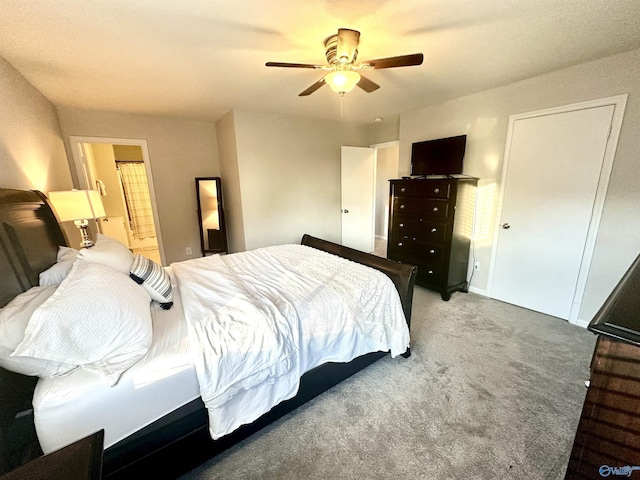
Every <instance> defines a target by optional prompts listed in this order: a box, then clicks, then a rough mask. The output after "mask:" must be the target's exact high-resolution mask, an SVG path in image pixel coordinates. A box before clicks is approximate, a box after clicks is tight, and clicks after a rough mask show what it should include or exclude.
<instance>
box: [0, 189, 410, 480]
mask: <svg viewBox="0 0 640 480" xmlns="http://www.w3.org/2000/svg"><path fill="white" fill-rule="evenodd" d="M302 244H304V245H308V246H310V247H313V248H318V249H321V250H324V251H327V252H330V253H333V254H336V255H339V256H342V257H344V258H347V259H349V260H352V261H355V262H358V263H361V264H363V265H368V266H370V267H372V268H376V269H378V270H380V271H382V272H384V273H385V274H386V275H388V276H389V277H390V278H391V280H392V281H393V283H394V285H395V286H396V288H397V290H398V294H399V296H400V299H401V301H402V305H403V309H404V313H405V317H406V319H407V323H409V322H410V320H411V309H412V298H413V287H414V283H415V276H416V268H415V267H414V266H412V265H406V264H405V265H403V264H398V263H396V262H393V261H391V260H387V259H384V258H381V257H377V256H374V255H370V254H366V253H362V252H359V251H356V250H353V249H350V248H347V247H343V246H341V245H338V244H334V243H331V242H327V241H324V240H321V239H318V238H314V237H312V236H309V235H304V237H303V238H302ZM59 245H67V242H66V240H65V238H64V234H63V233H62V230H61V229H60V226H59V225H58V223H57V221H56V218H55V215H54V213H53V211H52V209H51V208H50V206H49V204H48V202H47V200H46V197H45V196H44V195H42V194H41V193H38V192H30V191H23V190H13V189H1V188H0V295H1V297H0V300H1V303H0V306H4V305H5V304H6V303H7V302H8V301H9V300H11V299H12V298H13V297H14V296H16V295H18V294H19V293H21V292H23V291H26V290H27V289H28V288H30V287H31V286H34V285H37V283H38V275H39V273H40V272H42V271H44V270H46V269H47V268H49V267H50V266H51V265H53V264H54V263H55V261H56V255H57V251H58V246H59ZM408 354H409V352H407V355H406V356H408ZM385 355H386V353H384V352H373V353H369V354H367V355H363V356H361V357H358V358H356V359H354V360H353V361H351V362H349V363H327V364H324V365H321V366H319V367H317V368H315V369H313V370H311V371H309V372H307V373H306V374H304V375H303V376H302V378H301V382H300V389H299V391H298V394H297V395H296V396H295V397H294V398H292V399H290V400H287V401H285V402H283V403H281V404H279V405H277V406H276V407H274V408H273V409H272V410H271V411H269V412H268V413H266V414H265V415H263V416H262V417H260V418H259V419H258V420H256V421H255V422H253V423H252V424H250V425H244V426H243V427H241V428H239V429H238V430H236V431H235V432H233V433H231V434H230V435H227V436H225V437H223V438H221V439H218V440H216V441H213V440H211V438H210V436H209V434H208V416H207V412H206V409H205V407H204V404H203V403H202V400H201V399H196V400H194V401H193V402H191V403H189V404H187V405H185V406H184V407H181V408H179V409H177V410H175V411H174V412H172V413H171V414H169V415H167V416H166V417H163V418H161V419H159V420H158V421H156V422H154V423H153V424H151V425H149V426H147V427H145V428H143V429H142V430H140V431H138V432H136V433H134V434H133V435H131V436H130V437H128V438H126V439H124V440H122V441H121V442H119V443H117V444H115V445H112V446H111V447H109V448H107V449H106V450H105V452H104V462H103V475H104V477H105V478H176V477H177V476H179V475H180V474H183V473H186V472H187V471H189V470H190V469H192V468H193V467H195V466H197V465H198V464H199V463H202V461H204V460H206V459H208V458H210V457H212V456H213V455H216V454H217V453H220V452H222V451H224V450H225V449H227V448H229V447H231V446H233V445H235V444H236V443H238V442H239V441H240V440H243V439H245V438H246V437H248V436H249V435H251V434H252V433H254V432H256V431H258V430H260V429H261V428H263V427H264V426H266V425H268V424H270V423H272V422H273V421H275V420H277V419H278V418H281V417H282V416H284V415H286V414H287V413H289V412H290V411H292V410H294V409H295V408H297V407H298V406H300V405H302V404H304V403H305V402H307V401H308V400H310V399H312V398H314V397H315V396H317V395H319V394H320V393H322V392H324V391H326V390H328V389H329V388H331V387H332V386H334V385H336V384H337V383H339V382H341V381H342V380H344V379H346V378H348V377H349V376H351V375H353V374H354V373H356V372H358V371H359V370H361V369H362V368H364V367H366V366H368V365H370V364H371V363H373V362H375V361H376V360H378V359H380V358H382V357H383V356H385ZM35 381H36V379H34V378H32V377H26V376H23V375H18V374H15V373H12V372H8V371H6V370H4V369H2V368H0V460H2V459H3V458H5V454H6V453H9V454H10V457H11V458H10V460H15V459H18V460H19V461H20V462H22V463H24V462H25V461H26V460H30V459H31V458H33V456H30V454H29V453H25V452H31V451H32V450H31V447H32V442H31V441H27V442H26V443H25V444H24V445H23V444H13V443H11V444H9V443H8V442H7V439H8V438H9V437H11V438H17V437H20V436H21V433H22V432H24V431H27V430H28V431H29V432H32V431H33V414H32V412H31V398H32V394H33V388H34V386H35ZM25 423H26V425H25ZM12 432H14V433H15V432H18V434H16V435H14V434H13V433H12ZM9 434H11V435H9ZM27 437H28V435H27ZM40 453H41V452H40ZM7 465H8V463H4V464H1V465H0V467H1V468H0V473H2V472H3V471H7V470H8V468H5V467H6V466H7ZM15 466H16V465H15V464H14V465H11V468H14V467H15ZM2 468H4V470H3V469H2Z"/></svg>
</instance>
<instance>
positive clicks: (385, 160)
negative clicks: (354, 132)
mask: <svg viewBox="0 0 640 480" xmlns="http://www.w3.org/2000/svg"><path fill="white" fill-rule="evenodd" d="M398 150H399V147H398V145H393V146H390V147H385V148H378V149H377V150H376V223H375V225H376V232H375V234H376V236H378V237H384V238H387V230H388V218H389V180H391V179H392V178H398Z"/></svg>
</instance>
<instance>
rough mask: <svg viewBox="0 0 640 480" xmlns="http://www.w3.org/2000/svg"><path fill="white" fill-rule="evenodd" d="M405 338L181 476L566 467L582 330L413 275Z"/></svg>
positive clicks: (493, 474) (587, 352) (586, 340)
mask: <svg viewBox="0 0 640 480" xmlns="http://www.w3.org/2000/svg"><path fill="white" fill-rule="evenodd" d="M411 338H412V341H411V342H412V349H411V351H412V355H411V357H410V358H408V359H405V358H402V357H398V358H395V359H391V358H390V357H385V358H383V359H382V360H380V361H378V362H376V363H374V364H373V365H371V366H369V367H367V368H366V369H365V370H363V371H361V372H359V373H358V374H356V375H354V376H353V377H351V378H349V379H347V380H346V381H344V382H342V383H341V384H339V385H337V386H335V387H333V388H332V389H331V390H329V391H328V392H325V393H324V394H322V395H320V396H319V397H317V398H316V399H314V400H312V401H311V402H309V403H307V404H305V405H303V406H302V407H300V408H299V409H297V410H296V411H294V412H292V413H290V414H289V415H287V416H285V417H284V418H282V419H281V420H279V421H277V422H276V423H274V424H272V425H271V426H269V427H267V428H266V429H264V430H262V431H260V432H258V433H257V434H255V435H253V436H252V437H250V438H249V439H247V440H245V441H243V442H242V443H240V444H239V445H237V446H235V447H233V448H231V449H229V450H228V451H226V452H225V453H223V454H221V455H219V456H217V457H215V458H213V459H211V460H209V461H208V462H206V463H204V464H203V465H201V466H199V467H198V468H196V469H195V470H193V471H192V472H189V473H188V474H186V475H185V476H183V477H182V478H183V479H184V480H195V479H225V480H234V479H242V480H248V479H340V480H349V479H354V480H355V479H359V480H360V479H380V480H386V479H391V478H413V479H434V480H445V479H497V478H500V479H505V478H511V479H528V480H532V479H544V480H548V479H562V478H564V473H565V470H566V465H567V462H568V459H569V453H570V451H571V447H572V444H573V437H574V435H575V431H576V428H577V425H578V419H579V417H580V412H581V410H582V403H583V401H584V397H585V394H586V388H585V386H584V381H585V380H587V379H588V376H589V363H590V360H591V355H592V354H593V349H594V346H595V341H596V337H595V336H594V335H593V334H592V333H590V332H588V331H586V330H584V329H582V328H580V327H576V326H574V325H571V324H569V323H568V322H566V321H564V320H560V319H557V318H554V317H549V316H546V315H543V314H540V313H537V312H532V311H530V310H526V309H522V308H519V307H516V306H513V305H509V304H506V303H502V302H499V301H496V300H493V299H490V298H486V297H483V296H480V295H475V294H472V293H469V294H462V293H454V294H453V295H452V297H451V300H450V301H449V302H443V301H442V300H441V299H440V295H439V294H436V293H433V292H430V291H428V290H426V289H423V288H421V287H416V289H415V293H414V306H413V315H412V324H411Z"/></svg>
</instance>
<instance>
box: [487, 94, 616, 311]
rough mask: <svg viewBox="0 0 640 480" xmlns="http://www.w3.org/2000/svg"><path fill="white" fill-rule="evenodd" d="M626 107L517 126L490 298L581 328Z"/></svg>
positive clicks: (554, 114)
mask: <svg viewBox="0 0 640 480" xmlns="http://www.w3.org/2000/svg"><path fill="white" fill-rule="evenodd" d="M625 101H626V96H620V97H613V98H609V99H602V100H597V101H592V102H585V103H581V104H575V105H568V106H565V107H560V108H557V109H551V110H545V111H540V112H531V113H528V114H522V115H516V116H512V117H511V118H510V121H509V132H508V137H507V138H508V140H507V148H506V152H505V162H504V166H503V176H502V185H503V187H502V189H501V196H500V206H499V212H500V214H499V221H498V222H497V226H496V235H495V238H496V242H495V243H494V249H493V252H492V262H491V271H490V273H489V281H490V285H489V291H490V295H491V297H493V298H496V299H498V300H502V301H505V302H508V303H512V304H515V305H519V306H522V307H525V308H529V309H531V310H535V311H539V312H542V313H546V314H548V315H552V316H555V317H558V318H562V319H565V320H569V321H571V322H572V323H580V322H578V321H577V320H578V314H579V311H580V305H581V302H582V295H583V293H584V287H585V284H586V278H587V275H588V271H589V265H590V261H591V256H592V253H593V247H594V244H595V238H596V235H597V230H598V225H599V221H600V216H601V212H602V207H603V204H604V198H605V195H606V189H607V185H608V179H609V175H610V172H611V167H612V163H613V157H614V155H615V146H616V144H617V137H618V132H619V130H620V126H621V123H622V115H623V112H624V105H625Z"/></svg>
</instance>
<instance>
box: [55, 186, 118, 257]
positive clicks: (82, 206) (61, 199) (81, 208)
mask: <svg viewBox="0 0 640 480" xmlns="http://www.w3.org/2000/svg"><path fill="white" fill-rule="evenodd" d="M49 201H50V202H51V205H52V206H53V208H54V210H55V211H56V214H57V215H58V220H59V221H61V222H68V221H71V220H73V223H75V225H76V227H78V228H79V229H80V234H81V235H82V241H81V242H80V246H81V247H86V248H88V247H91V246H92V245H93V240H91V237H90V236H89V232H88V226H89V219H90V218H91V219H96V218H103V217H106V216H107V214H106V213H105V211H104V206H103V205H102V200H101V199H100V194H99V193H98V192H97V191H96V190H67V191H62V192H49Z"/></svg>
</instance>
